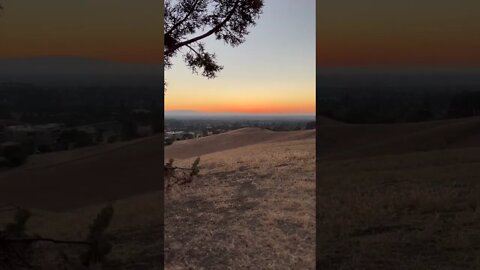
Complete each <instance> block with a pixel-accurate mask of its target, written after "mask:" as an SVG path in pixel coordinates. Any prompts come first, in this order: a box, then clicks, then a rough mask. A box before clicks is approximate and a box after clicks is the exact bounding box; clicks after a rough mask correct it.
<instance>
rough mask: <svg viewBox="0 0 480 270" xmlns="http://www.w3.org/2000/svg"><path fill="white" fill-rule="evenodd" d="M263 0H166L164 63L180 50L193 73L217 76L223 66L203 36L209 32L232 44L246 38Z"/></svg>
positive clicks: (167, 62) (167, 64)
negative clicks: (205, 43)
mask: <svg viewBox="0 0 480 270" xmlns="http://www.w3.org/2000/svg"><path fill="white" fill-rule="evenodd" d="M263 4H264V3H263V0H165V13H164V19H165V25H164V27H165V30H164V31H165V32H164V34H165V35H164V42H165V49H164V56H165V65H166V66H167V67H170V66H171V65H172V62H171V59H172V57H173V56H175V55H176V54H177V53H178V52H181V53H182V54H183V56H184V57H183V58H184V61H185V63H186V65H187V66H188V67H190V68H191V69H192V71H193V72H194V73H199V72H198V70H199V69H203V71H202V72H201V74H202V75H203V76H205V77H207V78H214V77H215V76H216V74H217V73H218V72H219V71H221V70H222V68H223V67H222V66H221V65H219V64H218V63H217V60H216V57H215V54H214V53H210V52H208V51H207V50H206V48H205V46H204V44H203V43H202V40H204V39H205V38H208V37H210V36H213V37H215V38H216V39H217V40H220V41H223V42H224V43H226V44H228V45H230V46H233V47H235V46H238V45H240V44H242V43H243V42H244V41H245V38H246V36H247V35H248V34H249V28H250V27H252V26H254V25H255V24H256V20H257V19H258V18H259V16H260V14H261V13H262V8H263Z"/></svg>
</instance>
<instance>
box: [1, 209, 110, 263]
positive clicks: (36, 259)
mask: <svg viewBox="0 0 480 270" xmlns="http://www.w3.org/2000/svg"><path fill="white" fill-rule="evenodd" d="M112 217H113V207H112V206H111V205H109V206H106V207H105V208H103V209H102V210H101V211H100V213H99V214H98V215H97V217H96V218H95V220H94V222H93V223H92V224H91V225H90V227H89V233H88V236H87V239H86V240H84V241H71V240H58V239H52V238H44V237H41V236H39V235H29V234H28V233H27V232H26V225H27V222H28V220H29V219H30V218H31V213H30V212H29V211H28V210H25V209H18V210H17V212H16V214H15V218H14V221H13V222H11V223H8V224H7V225H6V226H5V228H4V230H0V269H6V270H9V269H11V270H16V269H45V270H47V269H52V268H51V267H52V263H53V264H55V265H57V266H56V267H60V266H59V264H61V267H62V269H81V268H79V267H80V265H81V264H83V265H84V266H85V267H87V268H86V269H91V268H89V267H93V266H95V267H97V268H95V269H99V268H98V267H101V266H102V264H103V263H104V262H105V259H106V256H107V255H108V254H109V253H110V251H111V249H112V246H111V241H110V240H109V238H108V235H107V234H106V230H107V228H108V227H109V225H110V221H111V219H112ZM45 244H50V245H62V246H73V247H76V246H80V247H82V248H83V249H84V250H85V251H83V253H81V254H82V255H80V254H79V252H78V251H75V250H76V249H73V250H74V251H73V253H72V254H70V255H68V251H67V250H66V249H65V247H62V248H61V249H59V250H58V251H56V252H57V254H58V258H60V261H61V262H58V261H57V262H51V261H48V258H51V257H52V254H49V255H48V256H46V257H44V256H45V250H49V251H48V252H50V253H51V252H54V249H52V248H51V247H49V246H46V245H45ZM78 257H80V259H81V264H80V262H78V263H77V264H76V266H75V259H78ZM72 267H73V268H72Z"/></svg>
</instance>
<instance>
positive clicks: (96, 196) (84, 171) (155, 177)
mask: <svg viewBox="0 0 480 270" xmlns="http://www.w3.org/2000/svg"><path fill="white" fill-rule="evenodd" d="M162 153H163V139H162V137H151V138H146V139H140V140H135V141H131V142H125V143H119V144H111V145H104V146H96V147H89V148H83V149H78V150H74V151H65V152H58V153H51V154H44V155H38V156H32V157H31V158H30V159H29V162H28V163H27V164H25V165H24V166H21V167H19V168H16V169H13V170H9V171H3V172H1V173H0V226H3V225H4V224H5V223H7V222H10V221H12V220H13V215H14V213H15V207H16V206H20V207H24V208H28V209H29V210H30V211H31V212H32V214H33V217H32V219H31V220H30V221H29V223H28V228H27V232H28V233H30V234H32V235H33V234H39V235H41V236H43V237H47V238H54V239H61V240H83V239H84V238H85V237H86V233H87V232H88V226H89V225H90V224H91V222H92V221H93V219H94V217H95V215H96V214H97V213H98V212H99V211H100V209H102V208H103V207H104V206H105V205H106V204H107V203H108V202H110V201H113V205H114V209H115V214H114V216H113V220H112V225H111V227H110V228H109V233H110V234H111V235H112V237H113V240H112V241H113V244H114V248H113V251H112V254H110V256H109V262H108V265H107V268H106V269H127V270H129V269H160V265H161V264H160V262H161V261H163V233H162V227H163V192H162V191H161V190H162V181H161V177H162V172H161V171H162V162H163V158H162ZM56 248H60V249H62V250H71V248H72V247H70V246H62V245H60V246H57V247H56ZM77 255H78V254H77ZM43 269H58V268H56V267H54V266H44V268H43Z"/></svg>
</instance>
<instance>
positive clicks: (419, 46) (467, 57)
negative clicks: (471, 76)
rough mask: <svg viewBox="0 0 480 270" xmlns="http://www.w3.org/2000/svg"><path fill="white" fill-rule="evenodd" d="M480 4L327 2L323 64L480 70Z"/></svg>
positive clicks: (321, 29)
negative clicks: (479, 67)
mask: <svg viewBox="0 0 480 270" xmlns="http://www.w3.org/2000/svg"><path fill="white" fill-rule="evenodd" d="M479 14H480V1H478V0H362V1H358V0H322V1H318V4H317V64H318V65H320V66H326V67H332V66H335V67H342V66H386V67H402V66H435V67H438V66H445V67H457V66H462V67H478V66H480V50H479V48H480V16H479Z"/></svg>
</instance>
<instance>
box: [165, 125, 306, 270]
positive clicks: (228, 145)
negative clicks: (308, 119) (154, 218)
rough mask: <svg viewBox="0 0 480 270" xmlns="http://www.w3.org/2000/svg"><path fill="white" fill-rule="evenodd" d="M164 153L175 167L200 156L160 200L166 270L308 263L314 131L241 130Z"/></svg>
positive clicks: (302, 265)
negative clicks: (182, 182)
mask: <svg viewBox="0 0 480 270" xmlns="http://www.w3.org/2000/svg"><path fill="white" fill-rule="evenodd" d="M212 149H215V150H216V151H215V152H212ZM165 150H166V151H165V155H166V158H170V157H177V162H178V165H182V166H188V165H190V164H191V163H192V162H193V159H194V158H195V157H196V156H197V155H201V163H200V166H201V172H200V176H199V177H198V178H196V179H195V180H194V181H193V182H192V183H191V184H189V185H188V186H179V187H176V188H174V189H173V190H172V191H171V192H170V193H168V195H167V197H166V198H165V210H166V212H165V256H166V269H294V268H295V269H314V268H315V259H314V258H315V221H314V219H315V132H314V131H299V132H272V131H266V130H261V129H241V130H237V131H233V132H229V133H226V134H220V135H216V136H211V137H209V138H208V137H207V138H203V139H198V140H190V141H185V142H183V143H179V144H177V145H175V144H174V145H172V146H168V147H166V149H165ZM178 157H183V159H178Z"/></svg>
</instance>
